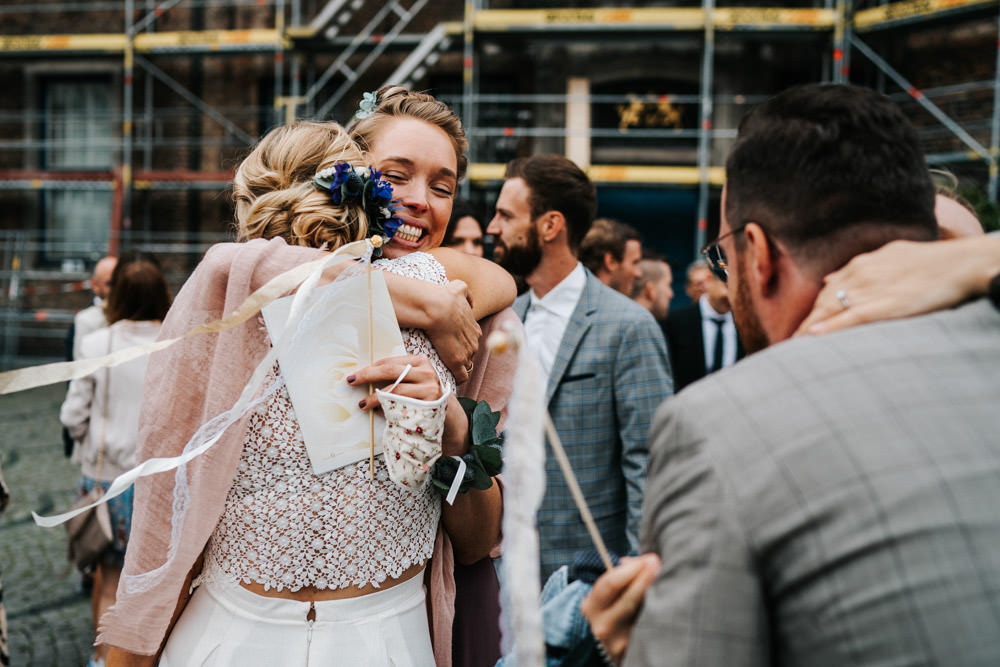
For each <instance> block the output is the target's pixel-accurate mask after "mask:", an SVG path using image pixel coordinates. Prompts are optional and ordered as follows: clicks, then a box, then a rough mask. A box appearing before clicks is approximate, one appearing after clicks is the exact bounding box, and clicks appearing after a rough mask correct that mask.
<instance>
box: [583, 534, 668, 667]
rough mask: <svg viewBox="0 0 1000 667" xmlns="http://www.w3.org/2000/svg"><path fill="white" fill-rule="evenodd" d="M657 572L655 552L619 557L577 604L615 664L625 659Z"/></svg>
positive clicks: (657, 564) (658, 563) (657, 560)
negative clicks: (616, 565) (615, 565)
mask: <svg viewBox="0 0 1000 667" xmlns="http://www.w3.org/2000/svg"><path fill="white" fill-rule="evenodd" d="M659 572H660V557H659V556H657V555H656V554H651V553H650V554H643V555H642V556H639V557H637V558H628V557H626V558H622V559H621V564H620V565H619V566H618V567H616V568H614V569H613V570H610V571H608V572H605V573H604V574H602V575H601V576H600V577H599V578H598V580H597V581H595V582H594V588H593V589H592V590H591V591H590V593H589V594H588V595H587V597H585V598H584V599H583V602H581V603H580V611H582V612H583V615H584V616H586V617H587V620H589V621H590V629H591V632H593V633H594V638H595V639H597V641H599V642H601V645H602V646H604V650H605V651H606V652H607V654H608V657H610V658H611V660H612V661H613V662H614V663H615V664H616V665H620V664H621V663H622V661H623V660H624V658H625V651H626V650H627V649H628V643H629V638H630V637H631V636H632V627H633V626H634V625H635V619H636V617H637V616H638V615H639V610H640V609H642V601H643V598H645V596H646V591H647V590H648V589H649V587H650V586H651V585H652V584H653V581H654V580H655V579H656V575H657V574H659Z"/></svg>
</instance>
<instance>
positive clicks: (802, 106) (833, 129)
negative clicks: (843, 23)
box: [726, 84, 937, 275]
mask: <svg viewBox="0 0 1000 667" xmlns="http://www.w3.org/2000/svg"><path fill="white" fill-rule="evenodd" d="M726 216H727V218H728V220H729V225H730V228H732V229H737V228H738V227H739V226H740V225H742V224H744V223H746V222H750V221H753V222H758V223H760V224H761V226H762V227H763V228H764V230H765V231H766V232H767V233H768V235H770V236H772V237H773V238H775V239H777V240H780V241H781V242H782V243H783V244H784V245H785V246H786V247H787V248H788V249H789V252H791V253H793V254H795V256H796V258H797V261H799V262H801V263H803V264H806V265H809V266H810V267H811V268H812V270H813V271H814V272H815V273H817V274H819V275H825V274H826V273H829V272H830V271H833V270H836V269H838V268H840V267H841V266H843V265H844V264H846V263H847V261H849V260H850V259H851V257H853V256H854V255H857V254H860V253H862V252H867V251H869V250H874V249H875V248H878V247H879V246H881V245H883V244H885V243H887V242H888V241H891V240H894V239H898V238H907V239H912V240H930V239H934V238H937V223H936V221H935V218H934V186H933V184H932V183H931V179H930V177H929V175H928V172H927V165H926V164H925V162H924V157H923V154H922V153H921V151H920V146H919V144H918V141H917V135H916V131H915V130H914V129H913V126H912V125H911V124H910V121H909V120H907V118H906V116H904V115H903V113H902V111H900V109H899V107H897V106H896V104H894V103H893V102H892V101H890V100H889V99H888V98H887V97H885V96H884V95H881V94H879V93H877V92H876V91H874V90H871V89H868V88H862V87H859V86H853V85H845V84H810V85H805V86H799V87H795V88H790V89H788V90H786V91H784V92H782V93H779V94H778V95H776V96H775V97H773V98H771V99H770V100H768V101H767V102H765V103H763V104H761V105H760V106H758V107H756V108H754V109H752V110H751V111H750V112H749V113H748V114H747V115H746V116H744V118H743V120H742V121H741V123H740V128H739V134H738V136H737V139H736V143H735V145H734V146H733V149H732V151H731V152H730V154H729V158H728V159H727V160H726ZM742 239H743V235H742V234H738V235H737V237H736V241H737V243H741V242H742Z"/></svg>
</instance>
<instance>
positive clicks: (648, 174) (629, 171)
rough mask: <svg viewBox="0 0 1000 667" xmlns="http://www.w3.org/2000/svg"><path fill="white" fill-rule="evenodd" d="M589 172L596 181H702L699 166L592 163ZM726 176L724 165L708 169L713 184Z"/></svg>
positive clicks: (673, 183)
mask: <svg viewBox="0 0 1000 667" xmlns="http://www.w3.org/2000/svg"><path fill="white" fill-rule="evenodd" d="M587 174H588V175H589V176H590V179H591V180H592V181H594V182H596V183H650V184H664V185H697V184H698V183H700V182H701V170H699V169H698V167H670V166H629V165H603V164H595V165H591V167H590V169H588V170H587ZM725 176H726V170H725V169H724V168H722V167H709V169H708V182H709V183H711V184H712V185H722V183H723V182H724V181H725Z"/></svg>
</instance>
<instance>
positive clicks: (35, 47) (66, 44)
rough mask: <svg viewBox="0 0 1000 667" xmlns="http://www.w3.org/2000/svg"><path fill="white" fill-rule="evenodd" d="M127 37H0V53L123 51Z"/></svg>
mask: <svg viewBox="0 0 1000 667" xmlns="http://www.w3.org/2000/svg"><path fill="white" fill-rule="evenodd" d="M125 41H126V39H125V35H124V34H121V35H117V34H98V33H95V34H93V35H18V36H3V37H0V51H123V50H124V49H125Z"/></svg>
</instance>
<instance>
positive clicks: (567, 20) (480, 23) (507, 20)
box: [474, 7, 705, 30]
mask: <svg viewBox="0 0 1000 667" xmlns="http://www.w3.org/2000/svg"><path fill="white" fill-rule="evenodd" d="M704 16H705V14H704V12H703V11H702V10H700V9H696V8H685V7H682V8H628V7H618V8H606V9H602V8H594V9H488V10H483V11H479V12H476V14H475V17H474V22H475V26H476V28H477V29H480V30H509V29H512V28H567V29H569V28H574V27H578V26H580V25H581V24H583V25H608V24H614V25H620V26H628V25H632V26H634V27H672V28H691V29H695V28H699V27H701V26H702V25H704Z"/></svg>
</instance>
